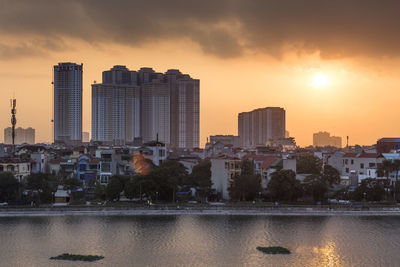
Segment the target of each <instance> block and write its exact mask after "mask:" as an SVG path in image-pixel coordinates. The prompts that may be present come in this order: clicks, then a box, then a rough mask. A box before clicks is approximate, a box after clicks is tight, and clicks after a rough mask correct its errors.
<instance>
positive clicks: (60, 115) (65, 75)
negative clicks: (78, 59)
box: [54, 62, 83, 145]
mask: <svg viewBox="0 0 400 267" xmlns="http://www.w3.org/2000/svg"><path fill="white" fill-rule="evenodd" d="M82 67H83V64H81V65H78V64H75V63H69V62H68V63H59V64H58V65H55V66H54V142H55V143H64V144H67V145H77V144H80V143H81V142H82Z"/></svg>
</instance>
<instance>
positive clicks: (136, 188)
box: [124, 175, 143, 199]
mask: <svg viewBox="0 0 400 267" xmlns="http://www.w3.org/2000/svg"><path fill="white" fill-rule="evenodd" d="M142 183H143V177H142V176H140V175H135V176H134V177H132V178H131V179H130V180H129V181H127V182H126V183H125V187H124V194H125V197H127V198H129V199H132V198H134V197H135V196H136V197H140V191H141V184H142Z"/></svg>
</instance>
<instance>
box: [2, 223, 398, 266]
mask: <svg viewBox="0 0 400 267" xmlns="http://www.w3.org/2000/svg"><path fill="white" fill-rule="evenodd" d="M0 237H1V242H0V266H400V217H346V216H345V217H268V216H189V215H185V216H136V217H134V216H132V217H34V218H29V217H25V218H0ZM272 245H279V246H283V247H287V248H289V249H290V250H291V251H292V254H290V255H265V254H263V253H261V252H259V251H257V250H256V247H257V246H272ZM62 253H77V254H95V255H103V256H104V257H105V258H104V259H103V260H101V261H98V262H94V263H82V262H79V263H77V262H66V261H51V260H49V258H50V257H52V256H57V255H59V254H62Z"/></svg>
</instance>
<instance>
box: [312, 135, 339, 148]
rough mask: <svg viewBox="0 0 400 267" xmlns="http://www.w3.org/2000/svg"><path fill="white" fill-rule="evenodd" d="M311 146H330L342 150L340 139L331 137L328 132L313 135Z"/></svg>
mask: <svg viewBox="0 0 400 267" xmlns="http://www.w3.org/2000/svg"><path fill="white" fill-rule="evenodd" d="M313 146H314V147H325V146H332V147H337V148H342V137H339V136H331V134H330V133H328V132H318V133H314V134H313Z"/></svg>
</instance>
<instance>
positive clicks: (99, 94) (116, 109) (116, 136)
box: [92, 66, 140, 145]
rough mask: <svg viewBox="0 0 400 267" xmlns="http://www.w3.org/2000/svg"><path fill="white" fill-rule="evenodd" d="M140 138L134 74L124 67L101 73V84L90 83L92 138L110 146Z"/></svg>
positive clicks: (138, 106) (138, 88) (138, 91)
mask: <svg viewBox="0 0 400 267" xmlns="http://www.w3.org/2000/svg"><path fill="white" fill-rule="evenodd" d="M137 137H140V87H139V86H137V73H136V72H135V71H129V70H128V69H127V68H126V67H125V66H114V67H113V68H112V69H111V70H110V71H105V72H103V83H102V84H93V85H92V139H93V141H97V142H101V143H104V144H112V145H125V144H127V143H133V141H134V139H135V138H137Z"/></svg>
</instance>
